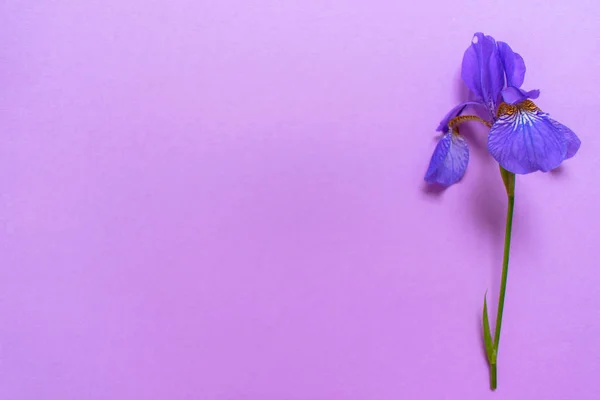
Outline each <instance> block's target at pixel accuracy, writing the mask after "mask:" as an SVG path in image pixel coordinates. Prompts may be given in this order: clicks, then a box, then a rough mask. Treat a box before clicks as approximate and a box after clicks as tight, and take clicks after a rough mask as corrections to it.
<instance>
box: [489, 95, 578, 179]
mask: <svg viewBox="0 0 600 400" xmlns="http://www.w3.org/2000/svg"><path fill="white" fill-rule="evenodd" d="M500 108H501V115H500V117H499V118H498V120H497V121H496V122H495V123H494V125H493V126H492V128H491V129H490V134H489V136H488V150H489V152H490V154H491V155H492V156H493V157H494V158H495V159H496V161H498V163H499V164H500V165H501V166H502V167H503V168H504V169H506V170H508V171H510V172H514V173H516V174H528V173H530V172H534V171H543V172H547V171H550V170H551V169H554V168H556V167H558V166H559V165H560V163H561V162H562V161H563V160H564V159H565V156H566V154H567V142H566V137H565V133H564V131H563V130H562V129H561V128H560V127H558V126H556V125H555V124H554V123H552V120H551V119H550V118H549V117H548V114H546V113H543V112H542V111H541V110H540V109H539V108H537V107H536V106H535V104H533V102H531V101H529V100H527V101H524V102H523V103H520V104H518V105H517V106H508V105H507V106H504V107H503V106H501V107H500Z"/></svg>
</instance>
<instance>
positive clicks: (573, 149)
mask: <svg viewBox="0 0 600 400" xmlns="http://www.w3.org/2000/svg"><path fill="white" fill-rule="evenodd" d="M550 122H552V124H553V125H554V126H555V127H557V128H558V129H559V130H560V131H561V132H563V134H564V135H565V140H566V141H567V155H566V156H565V160H566V159H569V158H571V157H573V156H574V155H575V154H576V153H577V150H579V147H580V146H581V140H579V138H578V137H577V135H576V134H575V132H573V131H572V130H570V129H569V128H567V127H566V126H564V125H563V124H561V123H560V122H558V121H555V120H553V119H550Z"/></svg>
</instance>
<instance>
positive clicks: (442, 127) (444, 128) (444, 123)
mask: <svg viewBox="0 0 600 400" xmlns="http://www.w3.org/2000/svg"><path fill="white" fill-rule="evenodd" d="M471 105H472V106H481V105H482V104H481V103H478V102H476V101H466V102H464V103H460V104H459V105H457V106H456V107H454V108H452V109H451V110H450V111H448V114H446V115H445V116H444V118H443V119H442V120H441V121H440V124H439V125H438V127H437V129H436V131H438V132H444V133H446V132H448V130H449V128H448V123H449V122H450V120H451V119H452V118H454V117H457V116H459V115H460V114H461V112H462V110H464V108H465V107H466V106H471Z"/></svg>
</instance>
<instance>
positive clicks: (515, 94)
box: [502, 86, 540, 104]
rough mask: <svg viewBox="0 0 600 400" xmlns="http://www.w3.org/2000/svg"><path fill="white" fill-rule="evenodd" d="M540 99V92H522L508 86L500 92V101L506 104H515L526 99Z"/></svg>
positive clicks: (535, 90)
mask: <svg viewBox="0 0 600 400" xmlns="http://www.w3.org/2000/svg"><path fill="white" fill-rule="evenodd" d="M538 97H540V91H539V90H538V89H534V90H529V91H526V90H523V89H519V88H517V87H514V86H509V87H507V88H504V89H503V90H502V100H504V102H506V103H508V104H517V103H520V102H522V101H525V100H527V99H537V98H538Z"/></svg>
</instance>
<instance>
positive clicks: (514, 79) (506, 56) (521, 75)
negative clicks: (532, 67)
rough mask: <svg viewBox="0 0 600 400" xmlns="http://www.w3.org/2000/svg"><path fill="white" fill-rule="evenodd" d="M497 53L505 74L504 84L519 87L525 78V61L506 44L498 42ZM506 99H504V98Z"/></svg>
mask: <svg viewBox="0 0 600 400" xmlns="http://www.w3.org/2000/svg"><path fill="white" fill-rule="evenodd" d="M498 53H499V54H500V59H501V60H502V65H503V66H504V73H505V74H506V86H513V87H516V88H520V87H521V85H522V84H523V81H524V80H525V70H526V69H525V61H524V60H523V57H521V56H520V55H519V54H517V53H515V52H514V51H513V50H512V49H511V48H510V46H509V45H508V44H506V43H504V42H498ZM504 101H506V100H504Z"/></svg>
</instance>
